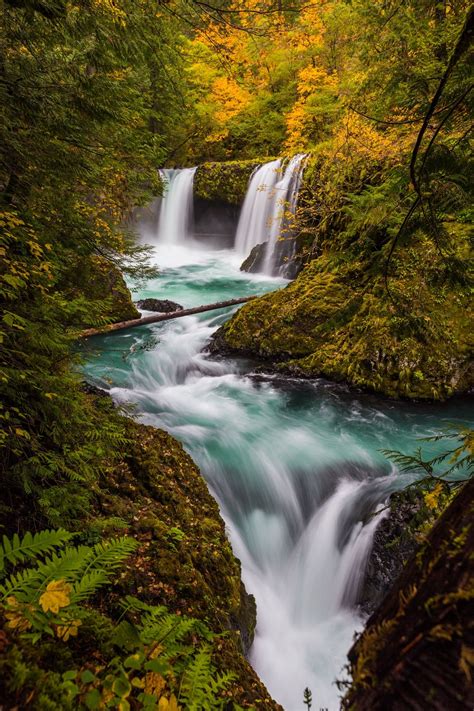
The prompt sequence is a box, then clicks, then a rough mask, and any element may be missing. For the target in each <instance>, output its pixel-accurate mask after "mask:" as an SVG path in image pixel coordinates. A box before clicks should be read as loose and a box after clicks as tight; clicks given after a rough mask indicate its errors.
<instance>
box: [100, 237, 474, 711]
mask: <svg viewBox="0 0 474 711" xmlns="http://www.w3.org/2000/svg"><path fill="white" fill-rule="evenodd" d="M155 259H156V261H157V263H158V264H159V265H160V267H161V274H160V276H159V277H158V278H157V279H155V280H152V281H150V282H148V283H147V284H146V288H144V289H142V290H140V291H139V292H138V293H137V294H136V296H137V298H138V297H140V298H144V297H149V296H154V297H158V298H166V299H172V300H174V301H177V302H178V303H181V304H182V305H183V306H185V307H191V306H197V305H199V304H204V303H210V302H214V301H219V300H223V299H228V298H233V297H237V296H245V295H247V294H262V293H264V292H267V291H269V290H272V289H277V288H281V287H283V286H284V284H285V282H284V281H283V280H282V279H280V278H271V277H267V276H263V275H249V274H246V273H242V272H240V271H239V262H240V257H239V256H238V255H236V253H235V252H234V251H232V250H221V251H218V250H217V251H216V250H209V249H207V248H205V247H203V246H202V245H201V246H199V245H193V243H192V242H191V241H188V243H186V244H185V245H169V244H166V245H157V246H156V247H155ZM231 313H232V309H223V310H221V311H217V312H208V313H204V314H200V315H198V316H188V317H185V318H181V319H177V320H175V321H168V322H164V323H162V324H155V325H151V326H147V327H145V326H144V327H140V328H135V329H132V330H130V331H126V332H120V333H116V334H110V335H107V336H102V337H97V338H95V339H92V340H91V341H90V342H89V348H91V349H93V351H92V350H91V351H90V353H89V356H88V361H87V364H86V371H87V374H88V377H89V378H90V379H91V380H93V381H94V382H95V383H97V384H98V385H100V386H102V387H106V388H108V389H110V392H111V394H112V396H113V397H114V399H115V400H116V401H117V402H120V403H124V402H126V403H134V404H135V405H136V416H137V418H138V419H140V420H141V421H142V422H145V423H147V424H152V425H155V426H157V427H162V428H164V429H166V430H167V431H169V432H170V433H171V434H173V435H174V436H175V437H177V438H178V439H179V440H180V441H181V442H182V443H183V445H184V446H185V448H186V449H187V451H188V452H189V453H190V454H191V456H192V457H193V458H194V460H195V461H196V462H197V463H198V465H199V466H200V468H201V471H202V473H203V475H204V477H205V478H206V480H207V482H208V485H209V487H210V490H211V492H212V493H213V495H214V496H215V497H216V499H217V501H218V502H219V505H220V508H221V512H222V515H223V517H224V519H225V521H226V524H227V528H228V533H229V537H230V540H231V542H232V545H233V548H234V551H235V553H236V555H237V556H238V557H239V558H240V560H241V561H242V568H243V579H244V582H245V585H246V587H247V590H248V591H249V592H251V593H253V594H254V595H255V598H256V602H257V615H258V622H257V630H256V638H255V642H254V645H253V648H252V650H251V656H250V661H251V663H252V665H253V666H254V667H255V669H256V670H257V672H258V674H259V675H260V677H261V678H262V679H263V681H264V682H265V683H266V685H267V686H268V689H269V691H270V692H271V694H272V695H273V696H274V698H275V699H277V700H278V701H279V702H280V703H281V704H282V705H283V706H284V708H285V709H287V711H297V709H302V708H304V706H303V690H304V688H305V687H310V688H311V690H312V693H313V708H316V709H319V708H327V709H328V710H329V711H336V709H338V708H339V692H338V690H337V688H336V686H335V684H334V681H335V680H336V679H341V678H343V677H344V673H343V671H342V668H343V666H344V663H345V657H346V653H347V651H348V649H349V647H350V645H351V641H352V638H353V635H354V632H355V631H356V630H358V629H360V628H361V626H362V624H363V619H362V617H361V616H360V615H359V614H358V612H357V609H356V608H355V607H354V601H355V600H356V598H357V594H358V589H359V586H360V584H361V580H362V577H363V571H364V564H365V561H366V559H367V556H368V554H369V552H370V545H371V540H372V535H373V532H374V528H375V526H376V523H377V520H378V519H377V518H370V517H369V514H370V512H371V511H373V510H374V509H375V508H376V506H377V505H378V504H379V502H380V501H382V500H383V498H384V497H385V496H386V494H387V492H388V491H389V490H390V489H391V488H394V487H399V486H401V485H402V484H403V482H404V481H405V480H406V479H405V478H404V477H401V476H400V475H398V474H397V473H396V472H395V471H394V470H393V468H392V467H391V465H390V464H389V462H387V460H386V459H385V458H384V457H383V455H382V454H381V452H380V450H381V449H399V450H402V451H404V452H411V451H413V450H414V449H415V448H416V447H417V446H419V442H418V438H420V437H422V436H426V435H431V434H434V433H436V432H439V430H440V429H442V428H443V427H444V426H446V425H448V424H449V423H457V422H462V423H466V422H467V421H469V419H470V416H469V411H468V405H467V404H466V403H464V401H463V400H457V401H452V402H451V403H448V404H444V405H438V406H435V405H414V404H409V403H405V404H403V403H397V402H393V401H389V400H386V399H382V398H379V397H376V396H371V395H368V394H361V393H357V392H354V391H350V390H349V389H347V388H346V387H344V386H341V385H334V384H331V383H329V382H327V381H325V380H323V379H316V380H313V381H298V380H296V379H285V378H275V377H271V376H262V375H261V374H256V373H255V364H254V363H251V362H249V361H247V360H245V359H238V360H237V359H227V358H226V359H216V358H215V357H210V356H209V355H206V354H205V353H203V349H204V347H205V346H206V344H207V343H208V341H209V339H210V337H211V335H212V333H213V332H214V331H215V330H216V328H217V327H218V326H219V325H220V324H222V323H223V322H224V321H225V320H226V319H227V318H228V317H229V315H230V314H231Z"/></svg>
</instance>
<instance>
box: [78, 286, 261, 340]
mask: <svg viewBox="0 0 474 711" xmlns="http://www.w3.org/2000/svg"><path fill="white" fill-rule="evenodd" d="M255 298H257V297H256V296H242V297H241V298H239V299H229V300H228V301H217V302H216V303H214V304H206V305H205V306H195V307H194V308H192V309H182V310H181V311H172V312H171V313H168V314H157V315H156V316H144V317H143V318H134V319H132V320H131V321H120V322H119V323H110V324H108V325H107V326H102V327H101V328H88V329H86V330H85V331H82V333H81V334H80V338H89V336H99V335H101V334H104V333H110V332H111V331H122V330H123V329H124V328H133V327H134V326H146V325H147V324H150V323H159V322H160V321H169V320H170V319H173V318H182V317H183V316H191V315H192V314H200V313H203V312H204V311H215V310H216V309H223V308H225V307H226V306H236V305H237V304H245V303H246V302H247V301H251V300H252V299H255Z"/></svg>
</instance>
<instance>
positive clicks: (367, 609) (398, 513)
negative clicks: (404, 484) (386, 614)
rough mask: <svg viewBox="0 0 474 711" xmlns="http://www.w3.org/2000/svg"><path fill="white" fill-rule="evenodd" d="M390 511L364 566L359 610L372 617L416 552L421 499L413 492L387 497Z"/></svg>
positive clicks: (403, 492) (376, 534)
mask: <svg viewBox="0 0 474 711" xmlns="http://www.w3.org/2000/svg"><path fill="white" fill-rule="evenodd" d="M389 507H390V511H389V514H388V516H386V517H385V518H384V519H383V520H382V521H381V522H380V524H379V526H378V528H377V530H376V532H375V535H374V542H373V546H372V551H371V554H370V557H369V560H368V563H367V569H366V574H365V578H364V584H363V586H362V590H361V592H360V595H359V600H358V606H359V608H360V609H361V610H362V611H363V612H364V613H366V614H372V613H373V612H374V611H375V610H376V609H377V608H378V606H379V605H380V603H381V602H382V600H383V598H384V597H385V595H386V594H387V593H388V592H389V590H390V589H391V588H392V586H393V584H394V583H395V581H396V580H397V578H398V576H399V575H400V573H401V572H402V570H403V566H404V565H405V563H406V561H407V560H408V559H409V558H410V557H411V555H412V554H413V552H414V551H415V550H416V547H417V545H418V542H417V540H416V535H415V529H416V528H417V526H416V524H417V521H418V519H419V517H420V516H421V509H422V507H423V496H422V495H421V494H420V493H419V492H417V491H414V490H409V489H408V490H406V491H397V492H395V493H393V494H392V495H391V496H390V501H389Z"/></svg>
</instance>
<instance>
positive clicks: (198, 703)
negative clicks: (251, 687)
mask: <svg viewBox="0 0 474 711" xmlns="http://www.w3.org/2000/svg"><path fill="white" fill-rule="evenodd" d="M233 678H234V675H233V674H222V675H220V676H215V670H214V667H213V664H212V661H211V652H210V649H209V647H208V646H204V647H202V648H201V649H200V650H199V651H198V653H197V654H196V656H195V657H194V659H193V661H192V662H191V664H189V666H188V668H187V669H186V671H185V672H184V675H183V678H182V681H181V688H180V693H179V701H180V702H181V703H182V705H183V706H184V708H186V709H187V711H210V710H211V709H222V708H224V704H225V703H226V702H225V700H224V699H223V698H219V696H218V694H219V692H220V691H222V690H223V689H225V688H226V687H227V686H228V684H229V683H230V681H232V679H233Z"/></svg>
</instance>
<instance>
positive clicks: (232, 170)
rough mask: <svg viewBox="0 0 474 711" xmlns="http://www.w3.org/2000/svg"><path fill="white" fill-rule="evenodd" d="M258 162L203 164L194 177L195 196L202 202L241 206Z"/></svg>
mask: <svg viewBox="0 0 474 711" xmlns="http://www.w3.org/2000/svg"><path fill="white" fill-rule="evenodd" d="M258 165H260V161H257V160H243V161H228V162H223V163H203V164H201V165H199V166H198V168H197V170H196V174H195V176H194V195H195V197H197V198H200V199H201V200H212V201H216V202H224V203H228V204H230V205H241V204H242V203H243V201H244V198H245V193H246V192H247V185H248V182H249V180H250V176H251V175H252V173H253V171H254V170H255V168H256V167H257V166H258Z"/></svg>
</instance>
